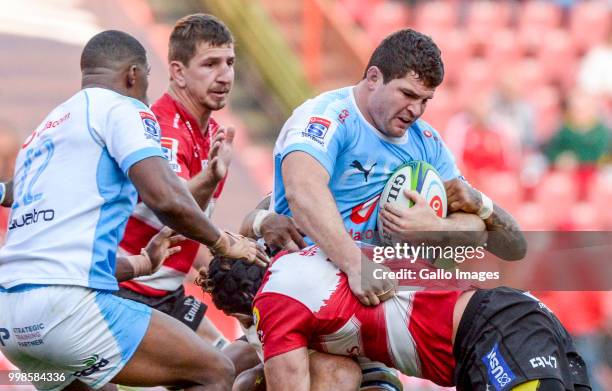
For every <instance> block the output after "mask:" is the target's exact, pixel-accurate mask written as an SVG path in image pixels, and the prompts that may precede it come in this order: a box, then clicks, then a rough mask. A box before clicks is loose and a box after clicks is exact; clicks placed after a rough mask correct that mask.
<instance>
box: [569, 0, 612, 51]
mask: <svg viewBox="0 0 612 391" xmlns="http://www.w3.org/2000/svg"><path fill="white" fill-rule="evenodd" d="M611 18H612V11H611V9H610V5H609V2H607V1H602V0H599V1H595V0H592V1H580V2H577V4H576V5H574V7H573V8H572V13H571V16H570V26H569V31H570V36H571V37H572V39H573V41H574V44H575V45H576V47H577V48H578V50H580V51H581V52H582V53H585V52H586V51H587V50H588V49H589V48H590V47H592V46H594V45H596V44H597V43H600V42H603V41H605V40H606V38H607V36H608V34H609V33H612V31H610V29H611V27H610V19H611Z"/></svg>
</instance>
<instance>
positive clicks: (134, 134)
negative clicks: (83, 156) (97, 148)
mask: <svg viewBox="0 0 612 391" xmlns="http://www.w3.org/2000/svg"><path fill="white" fill-rule="evenodd" d="M101 137H102V139H103V141H104V143H105V145H106V148H107V149H108V152H109V154H110V155H111V156H112V157H113V159H115V161H117V163H118V164H119V166H120V167H121V170H122V171H123V172H124V173H125V174H126V175H127V173H128V171H129V169H130V167H132V165H134V164H135V163H137V162H139V161H141V160H143V159H146V158H148V157H151V156H160V157H163V154H162V150H161V148H160V129H159V124H158V123H157V119H156V118H155V116H154V115H153V113H151V112H150V111H149V110H148V109H147V108H146V107H145V106H144V105H142V107H140V108H137V107H136V106H135V105H134V104H132V103H131V102H122V103H121V104H118V105H115V106H114V107H113V108H112V109H111V110H110V111H109V117H108V119H107V123H106V127H105V128H104V131H103V132H102V134H101Z"/></svg>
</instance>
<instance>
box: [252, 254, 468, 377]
mask: <svg viewBox="0 0 612 391" xmlns="http://www.w3.org/2000/svg"><path fill="white" fill-rule="evenodd" d="M460 293H461V292H460V291H418V292H414V291H400V292H398V294H397V295H396V296H395V297H394V298H392V299H389V300H387V301H385V302H384V303H383V304H381V305H379V306H376V307H366V306H364V305H362V304H361V303H360V302H359V300H358V299H357V298H356V297H355V296H354V295H353V294H352V292H351V290H350V287H349V284H348V279H347V277H346V275H345V274H344V273H342V272H341V271H340V270H339V269H338V267H336V266H335V265H334V264H333V263H332V262H331V261H329V260H328V259H327V256H326V255H325V254H324V253H323V252H322V250H321V249H319V248H318V247H316V246H314V247H308V248H306V249H305V250H303V251H301V252H299V253H293V254H288V255H285V256H282V257H280V258H278V259H277V260H275V261H274V262H273V263H272V265H271V266H270V267H269V269H268V272H267V273H266V275H265V276H264V280H263V283H262V286H261V287H260V290H259V292H258V294H257V295H256V296H255V300H254V305H253V316H254V321H255V324H256V327H257V332H258V334H259V338H260V340H261V342H262V344H263V351H264V358H265V359H266V360H268V359H270V358H272V357H274V356H276V355H279V354H283V353H286V352H289V351H292V350H295V349H298V348H301V347H308V348H311V349H315V350H318V351H323V352H327V353H332V354H338V355H344V356H361V357H367V358H368V359H370V360H373V361H379V362H382V363H384V364H385V365H387V366H389V367H393V368H396V369H398V370H400V371H401V372H402V373H404V374H406V375H409V376H416V377H421V378H425V379H429V380H431V381H433V382H435V383H437V384H439V385H442V386H451V385H453V370H454V368H455V360H454V357H453V353H452V344H451V336H452V328H453V309H454V306H455V303H456V301H457V298H458V297H459V294H460Z"/></svg>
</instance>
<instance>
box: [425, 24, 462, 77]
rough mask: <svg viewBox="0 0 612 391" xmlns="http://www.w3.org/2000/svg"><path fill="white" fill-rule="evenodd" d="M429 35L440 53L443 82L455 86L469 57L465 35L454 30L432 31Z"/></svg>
mask: <svg viewBox="0 0 612 391" xmlns="http://www.w3.org/2000/svg"><path fill="white" fill-rule="evenodd" d="M429 35H430V36H431V37H432V39H433V40H434V41H435V42H436V45H438V47H439V48H440V51H441V52H442V61H443V62H444V74H445V75H444V79H445V81H446V82H450V83H453V84H456V83H457V82H458V80H459V78H460V77H461V75H462V72H463V67H464V65H465V63H466V62H467V61H468V60H469V56H470V52H469V50H468V49H467V45H468V42H467V40H466V35H465V33H464V32H462V31H460V30H456V29H455V30H452V31H432V32H431V33H429Z"/></svg>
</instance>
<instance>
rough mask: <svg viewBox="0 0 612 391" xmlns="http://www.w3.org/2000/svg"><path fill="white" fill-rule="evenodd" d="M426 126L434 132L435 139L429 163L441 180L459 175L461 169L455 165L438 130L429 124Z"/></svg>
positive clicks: (453, 158)
mask: <svg viewBox="0 0 612 391" xmlns="http://www.w3.org/2000/svg"><path fill="white" fill-rule="evenodd" d="M427 127H428V129H427V130H429V131H430V132H432V133H433V134H435V139H436V142H435V144H434V145H435V149H434V153H433V158H432V161H431V162H430V163H431V165H432V166H434V168H435V169H436V170H437V171H438V173H439V174H440V177H441V178H442V180H443V181H448V180H451V179H455V178H457V177H460V176H461V171H459V168H458V167H457V164H456V162H455V157H454V156H453V153H452V152H451V151H450V149H448V147H447V146H446V144H445V143H444V141H443V140H442V137H440V135H439V134H438V132H437V131H436V130H435V129H434V128H432V127H431V126H429V125H427Z"/></svg>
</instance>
